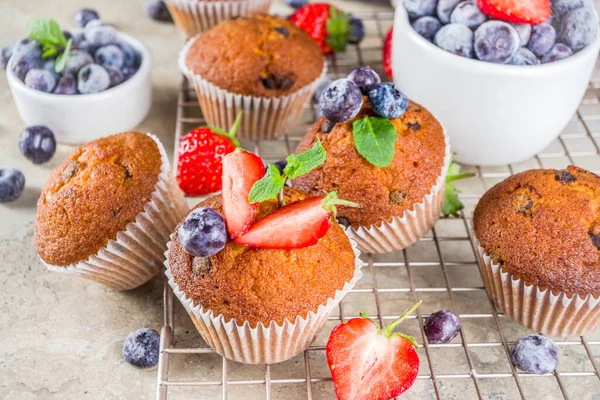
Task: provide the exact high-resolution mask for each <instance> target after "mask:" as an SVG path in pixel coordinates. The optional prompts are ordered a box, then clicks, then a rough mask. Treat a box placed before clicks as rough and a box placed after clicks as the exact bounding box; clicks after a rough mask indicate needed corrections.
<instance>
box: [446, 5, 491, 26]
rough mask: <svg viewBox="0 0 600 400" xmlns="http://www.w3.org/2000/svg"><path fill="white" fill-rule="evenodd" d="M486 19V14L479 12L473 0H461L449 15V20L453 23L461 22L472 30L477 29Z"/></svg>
mask: <svg viewBox="0 0 600 400" xmlns="http://www.w3.org/2000/svg"><path fill="white" fill-rule="evenodd" d="M487 19H488V17H487V15H485V14H484V13H482V12H481V10H480V9H479V7H478V6H477V3H475V0H465V1H461V2H460V3H458V5H457V6H456V7H455V8H454V11H452V14H451V15H450V22H452V23H453V24H463V25H466V26H467V27H468V28H469V29H473V30H474V29H477V28H478V27H479V25H481V24H483V23H484V22H485V21H487Z"/></svg>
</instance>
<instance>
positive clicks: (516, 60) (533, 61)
mask: <svg viewBox="0 0 600 400" xmlns="http://www.w3.org/2000/svg"><path fill="white" fill-rule="evenodd" d="M508 63H509V64H511V65H538V64H540V60H539V59H538V58H537V57H536V56H535V54H533V53H532V52H531V51H530V50H528V49H527V48H526V47H521V48H520V49H519V50H517V53H516V54H515V56H514V57H513V58H512V59H511V60H510V61H509V62H508Z"/></svg>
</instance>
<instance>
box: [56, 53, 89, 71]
mask: <svg viewBox="0 0 600 400" xmlns="http://www.w3.org/2000/svg"><path fill="white" fill-rule="evenodd" d="M93 62H94V59H93V58H92V56H90V55H89V54H88V53H86V52H85V51H82V50H73V51H71V52H69V55H68V56H67V63H66V64H65V69H63V71H62V72H63V74H65V75H66V74H71V75H77V73H78V72H79V70H80V69H81V68H83V67H85V66H86V65H88V64H91V63H93Z"/></svg>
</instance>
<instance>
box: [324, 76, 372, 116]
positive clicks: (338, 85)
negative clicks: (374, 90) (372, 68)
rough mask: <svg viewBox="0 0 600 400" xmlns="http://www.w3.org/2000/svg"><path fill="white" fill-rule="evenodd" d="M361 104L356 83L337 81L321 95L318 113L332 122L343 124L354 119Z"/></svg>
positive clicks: (345, 80)
mask: <svg viewBox="0 0 600 400" xmlns="http://www.w3.org/2000/svg"><path fill="white" fill-rule="evenodd" d="M362 104H363V97H362V93H361V91H360V88H359V87H358V86H357V85H356V83H354V82H352V81H351V80H350V79H338V80H337V81H333V82H332V83H331V85H329V86H327V87H326V88H325V90H324V91H323V93H322V94H321V98H320V99H319V112H320V113H321V115H323V116H324V117H325V118H327V119H328V120H330V121H332V122H344V121H348V120H351V119H352V118H354V117H356V115H357V114H358V112H359V111H360V109H361V107H362Z"/></svg>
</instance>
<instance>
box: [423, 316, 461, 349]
mask: <svg viewBox="0 0 600 400" xmlns="http://www.w3.org/2000/svg"><path fill="white" fill-rule="evenodd" d="M423 328H425V335H426V336H427V341H428V342H429V343H431V344H440V343H448V342H450V341H451V340H452V339H454V337H455V336H456V335H457V334H458V332H459V331H460V320H459V319H458V317H457V316H456V314H454V313H453V312H452V311H448V310H441V311H437V312H434V313H433V314H431V315H430V316H429V318H427V319H426V320H425V323H424V324H423Z"/></svg>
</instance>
